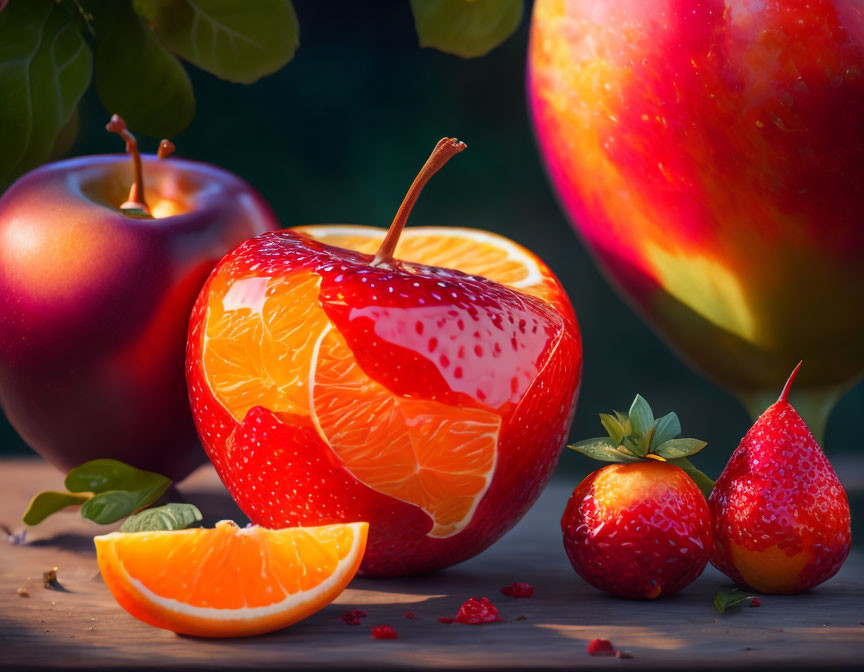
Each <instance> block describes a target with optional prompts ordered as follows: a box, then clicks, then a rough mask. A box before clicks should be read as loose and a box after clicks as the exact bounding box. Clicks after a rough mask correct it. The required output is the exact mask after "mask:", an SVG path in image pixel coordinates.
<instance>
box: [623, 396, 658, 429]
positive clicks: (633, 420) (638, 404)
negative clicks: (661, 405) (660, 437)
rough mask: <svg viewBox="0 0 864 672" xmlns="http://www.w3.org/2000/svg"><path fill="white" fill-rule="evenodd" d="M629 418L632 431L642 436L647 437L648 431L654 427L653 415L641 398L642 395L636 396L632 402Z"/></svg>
mask: <svg viewBox="0 0 864 672" xmlns="http://www.w3.org/2000/svg"><path fill="white" fill-rule="evenodd" d="M629 418H630V426H631V427H632V428H633V431H634V432H635V433H637V434H642V435H643V436H645V435H647V434H648V430H650V429H651V428H652V427H653V426H654V414H653V413H652V412H651V407H650V406H649V405H648V402H647V401H645V399H643V398H642V395H640V394H637V395H636V398H635V399H634V400H633V404H632V405H631V406H630V413H629Z"/></svg>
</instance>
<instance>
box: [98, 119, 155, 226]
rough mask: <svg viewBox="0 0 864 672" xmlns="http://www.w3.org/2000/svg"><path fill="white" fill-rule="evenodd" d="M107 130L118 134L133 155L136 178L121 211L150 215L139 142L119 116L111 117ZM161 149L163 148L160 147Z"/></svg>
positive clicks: (121, 206)
mask: <svg viewBox="0 0 864 672" xmlns="http://www.w3.org/2000/svg"><path fill="white" fill-rule="evenodd" d="M105 129H106V130H107V131H109V132H111V133H116V134H117V135H119V136H120V137H121V138H123V139H124V140H125V141H126V151H127V152H129V153H130V154H131V155H132V167H133V171H134V178H133V182H132V187H131V188H130V189H129V198H128V199H127V200H126V202H125V203H123V204H121V205H120V209H121V210H139V211H143V212H145V213H146V214H148V215H149V214H150V208H149V206H148V205H147V201H146V199H145V198H144V170H143V169H142V167H141V153H140V152H139V151H138V141H137V140H136V139H135V136H134V135H132V133H130V132H129V129H128V128H126V122H125V121H123V118H122V117H120V116H119V115H117V114H112V115H111V121H109V122H108V123H107V124H106V125H105ZM160 149H161V147H160Z"/></svg>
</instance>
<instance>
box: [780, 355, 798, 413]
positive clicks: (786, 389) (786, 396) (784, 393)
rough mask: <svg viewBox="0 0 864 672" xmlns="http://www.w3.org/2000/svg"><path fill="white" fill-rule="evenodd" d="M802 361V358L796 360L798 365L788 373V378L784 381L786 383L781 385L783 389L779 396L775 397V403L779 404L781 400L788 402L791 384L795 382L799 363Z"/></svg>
mask: <svg viewBox="0 0 864 672" xmlns="http://www.w3.org/2000/svg"><path fill="white" fill-rule="evenodd" d="M803 363H804V360H803V359H802V360H801V361H800V362H798V366H796V367H795V369H794V370H793V371H792V373H790V374H789V379H788V380H787V381H786V384H785V385H784V386H783V391H782V392H781V393H780V396H779V397H778V399H777V403H778V404H779V403H780V402H781V401H785V402H786V403H787V404H788V403H789V391H790V390H791V389H792V384H793V383H794V382H795V378H797V377H798V371H799V370H800V369H801V365H802V364H803Z"/></svg>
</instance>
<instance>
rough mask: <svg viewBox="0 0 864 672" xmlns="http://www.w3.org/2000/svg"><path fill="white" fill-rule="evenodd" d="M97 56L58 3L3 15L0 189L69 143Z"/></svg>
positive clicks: (35, 0) (25, 5) (36, 2)
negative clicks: (67, 133)
mask: <svg viewBox="0 0 864 672" xmlns="http://www.w3.org/2000/svg"><path fill="white" fill-rule="evenodd" d="M91 71H92V56H91V54H90V49H89V48H88V47H87V44H86V43H85V42H84V38H83V37H82V35H81V30H80V28H79V25H78V20H77V19H76V17H75V16H73V15H72V14H71V13H70V11H69V10H68V8H67V7H66V6H65V5H63V4H60V3H57V2H56V1H55V0H27V1H26V2H20V1H19V2H13V3H10V4H9V5H8V6H5V7H4V9H3V12H2V13H0V91H2V95H3V100H2V104H0V188H2V185H3V184H6V183H8V182H11V181H12V180H13V179H14V178H15V177H17V176H18V175H21V174H22V173H24V172H26V171H28V170H30V169H31V168H34V167H36V166H38V165H39V164H41V163H44V162H45V161H46V160H48V159H49V158H51V157H52V155H54V152H55V148H56V147H57V146H58V144H59V145H65V144H68V142H66V141H65V140H61V139H60V137H59V136H60V134H61V132H62V131H63V130H64V128H66V127H67V126H68V125H69V124H70V123H72V121H73V116H74V113H75V109H76V108H77V106H78V101H79V100H80V99H81V96H82V95H84V92H85V91H86V90H87V87H88V86H89V84H90V76H91Z"/></svg>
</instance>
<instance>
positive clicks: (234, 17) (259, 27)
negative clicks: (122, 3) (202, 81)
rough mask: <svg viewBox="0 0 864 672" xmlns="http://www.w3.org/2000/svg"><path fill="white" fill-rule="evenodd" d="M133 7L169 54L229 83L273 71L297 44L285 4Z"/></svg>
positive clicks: (166, 1)
mask: <svg viewBox="0 0 864 672" xmlns="http://www.w3.org/2000/svg"><path fill="white" fill-rule="evenodd" d="M135 9H136V10H137V11H138V12H139V13H140V14H142V15H143V16H146V17H147V18H148V19H149V20H150V21H151V22H152V25H153V27H154V29H155V30H156V32H157V33H158V35H159V38H160V39H161V40H162V43H163V44H164V45H165V46H166V47H168V48H169V49H170V50H171V51H173V52H174V53H175V54H177V55H178V56H180V57H181V58H185V59H186V60H187V61H189V62H190V63H193V64H195V65H197V66H198V67H199V68H202V69H204V70H206V71H207V72H210V73H212V74H214V75H216V76H217V77H221V78H222V79H227V80H228V81H230V82H240V83H241V84H251V83H252V82H255V81H257V80H259V79H261V77H264V76H265V75H270V74H272V73H274V72H276V71H277V70H279V69H281V68H282V67H283V66H284V65H285V64H286V63H288V62H289V61H290V60H291V59H292V58H294V52H295V51H297V47H298V46H299V45H300V28H299V26H298V25H297V15H296V14H295V13H294V7H293V6H292V4H291V2H290V0H254V2H250V1H248V0H247V2H237V0H135Z"/></svg>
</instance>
